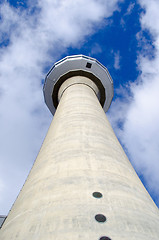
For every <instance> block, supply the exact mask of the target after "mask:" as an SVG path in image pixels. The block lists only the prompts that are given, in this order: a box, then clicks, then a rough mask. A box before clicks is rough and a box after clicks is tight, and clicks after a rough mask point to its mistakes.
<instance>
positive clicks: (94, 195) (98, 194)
mask: <svg viewBox="0 0 159 240" xmlns="http://www.w3.org/2000/svg"><path fill="white" fill-rule="evenodd" d="M102 196H103V195H102V194H101V193H100V192H94V193H93V197H95V198H101V197H102Z"/></svg>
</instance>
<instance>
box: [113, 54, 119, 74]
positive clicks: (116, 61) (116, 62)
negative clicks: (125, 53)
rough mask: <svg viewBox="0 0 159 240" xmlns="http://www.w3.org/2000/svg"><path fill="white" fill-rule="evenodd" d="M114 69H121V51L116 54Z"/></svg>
mask: <svg viewBox="0 0 159 240" xmlns="http://www.w3.org/2000/svg"><path fill="white" fill-rule="evenodd" d="M114 68H115V69H116V70H119V69H120V53H119V51H118V52H116V53H115V54H114Z"/></svg>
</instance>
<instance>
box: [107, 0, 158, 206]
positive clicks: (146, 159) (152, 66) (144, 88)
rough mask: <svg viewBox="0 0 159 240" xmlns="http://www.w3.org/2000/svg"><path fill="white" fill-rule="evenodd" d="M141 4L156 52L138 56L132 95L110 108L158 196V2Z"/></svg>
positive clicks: (138, 166) (135, 162)
mask: <svg viewBox="0 0 159 240" xmlns="http://www.w3.org/2000/svg"><path fill="white" fill-rule="evenodd" d="M139 3H140V4H141V6H142V7H144V8H145V13H144V14H143V15H142V16H141V19H140V21H141V26H142V30H146V31H149V32H150V33H151V34H152V36H153V44H154V46H155V55H154V57H151V58H150V57H149V55H150V49H149V47H147V48H145V50H144V53H140V55H139V56H138V61H137V63H138V67H139V70H141V75H140V76H139V78H138V79H137V81H136V83H135V84H131V85H130V89H129V90H130V91H131V93H132V96H133V98H131V99H129V97H126V100H125V101H123V102H120V104H121V105H120V104H119V103H118V101H119V100H118V99H117V100H116V101H115V102H114V103H113V106H112V110H111V111H112V112H114V111H116V116H117V117H116V118H115V119H114V118H112V122H113V124H114V126H115V127H117V125H118V124H119V122H120V121H121V118H122V123H123V126H122V129H117V133H118V135H119V137H120V140H121V141H122V143H123V144H124V145H125V146H126V148H127V149H128V152H129V155H130V156H131V160H132V162H133V165H135V167H136V169H137V170H138V172H140V173H141V174H143V175H144V177H145V179H146V181H147V185H148V187H149V190H151V191H152V192H154V193H155V194H156V195H157V194H158V192H159V174H158V173H159V107H158V103H159V67H158V66H159V22H158V21H157V19H158V10H159V2H158V1H155V0H152V1H151V3H150V2H149V1H148V0H139ZM140 36H142V34H138V36H137V39H138V41H143V39H140ZM127 100H128V101H127ZM129 100H131V101H130V102H129ZM122 115H123V116H124V117H122ZM120 116H121V118H120ZM158 203H159V197H158Z"/></svg>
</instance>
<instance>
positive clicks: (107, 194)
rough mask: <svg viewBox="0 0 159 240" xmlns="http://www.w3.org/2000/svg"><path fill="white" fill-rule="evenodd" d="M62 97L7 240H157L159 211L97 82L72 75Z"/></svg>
mask: <svg viewBox="0 0 159 240" xmlns="http://www.w3.org/2000/svg"><path fill="white" fill-rule="evenodd" d="M52 76H53V75H52ZM89 76H90V75H89ZM60 79H61V78H59V80H60ZM49 81H50V80H49ZM60 81H61V80H60ZM56 83H57V82H56ZM56 83H55V85H56ZM49 84H50V83H49ZM108 84H109V83H108ZM55 85H54V87H55V88H56V86H55ZM46 89H47V84H45V90H44V91H45V94H46ZM53 91H54V90H53ZM55 92H56V91H55ZM51 98H52V95H51ZM56 98H57V99H58V100H57V101H59V104H58V106H57V110H56V113H55V115H54V118H53V121H52V123H51V125H50V128H49V131H48V133H47V136H46V138H45V140H44V143H43V145H42V147H41V150H40V152H39V154H38V157H37V159H36V161H35V163H34V165H33V168H32V170H31V172H30V174H29V176H28V178H27V180H26V183H25V184H24V186H23V188H22V190H21V192H20V194H19V196H18V198H17V200H16V202H15V203H14V205H13V207H12V209H11V211H10V213H9V215H8V217H7V219H6V221H5V223H4V224H3V227H2V229H1V231H0V240H10V239H11V240H23V239H24V240H26V239H29V240H44V239H46V240H61V239H66V240H70V239H73V240H83V239H91V240H99V239H101V240H110V239H111V240H128V239H129V240H149V239H150V238H152V239H153V240H158V238H159V228H158V223H159V213H158V209H157V207H156V205H155V204H154V202H153V201H152V199H151V197H150V196H149V194H148V193H147V191H146V190H145V188H144V186H143V185H142V183H141V181H140V180H139V178H138V176H137V175H136V173H135V171H134V169H133V167H132V166H131V164H130V162H129V160H128V159H127V156H126V155H125V153H124V151H123V149H122V147H121V145H120V143H119V142H118V140H117V138H116V136H115V134H114V132H113V130H112V128H111V126H110V124H109V122H108V120H107V117H106V115H105V112H104V111H103V108H102V106H101V103H100V102H99V100H100V101H101V90H100V88H99V87H98V86H97V84H96V83H95V81H94V80H93V79H91V78H90V77H89V78H88V77H87V76H84V75H80V76H77V75H75V76H70V77H68V78H66V79H65V81H62V82H61V85H60V86H58V92H57V96H56ZM106 98H107V94H106ZM47 101H48V100H47ZM48 102H49V101H48ZM50 106H51V105H50Z"/></svg>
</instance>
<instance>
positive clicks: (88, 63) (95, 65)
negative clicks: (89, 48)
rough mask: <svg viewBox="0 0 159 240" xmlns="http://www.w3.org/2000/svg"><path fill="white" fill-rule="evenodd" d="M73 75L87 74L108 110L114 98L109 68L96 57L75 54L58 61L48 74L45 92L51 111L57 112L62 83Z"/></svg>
mask: <svg viewBox="0 0 159 240" xmlns="http://www.w3.org/2000/svg"><path fill="white" fill-rule="evenodd" d="M73 76H85V77H87V78H89V79H91V80H92V81H93V82H94V83H95V84H96V85H97V87H98V88H99V91H100V96H99V100H100V103H101V105H102V107H103V108H104V111H105V112H107V111H108V109H109V106H110V104H111V101H112V98H113V80H112V78H111V76H110V74H109V72H108V70H107V68H106V67H104V66H103V65H102V64H101V63H100V62H98V61H97V60H96V59H94V58H91V57H87V56H84V55H73V56H68V57H65V58H63V59H62V60H60V61H58V62H56V63H55V64H54V65H53V67H52V68H51V69H50V71H49V72H48V74H47V75H46V78H45V83H44V88H43V92H44V99H45V103H46V105H47V106H48V108H49V109H50V111H51V113H52V114H54V113H55V109H56V107H57V105H58V90H59V88H60V86H61V84H62V83H63V82H64V81H65V80H67V79H68V78H70V77H73Z"/></svg>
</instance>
